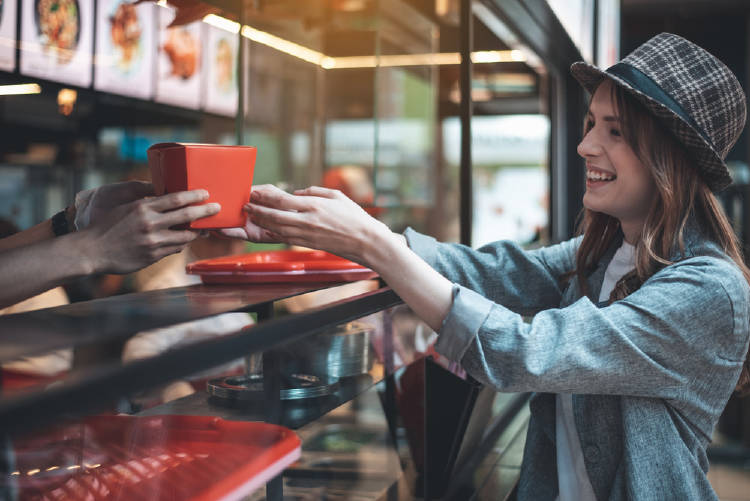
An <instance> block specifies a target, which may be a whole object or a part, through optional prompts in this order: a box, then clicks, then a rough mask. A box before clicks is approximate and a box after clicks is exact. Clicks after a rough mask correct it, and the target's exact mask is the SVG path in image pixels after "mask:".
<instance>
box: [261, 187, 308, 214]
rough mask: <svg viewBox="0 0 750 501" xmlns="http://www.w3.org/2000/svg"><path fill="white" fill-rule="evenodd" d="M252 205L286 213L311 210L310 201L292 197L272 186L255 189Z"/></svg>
mask: <svg viewBox="0 0 750 501" xmlns="http://www.w3.org/2000/svg"><path fill="white" fill-rule="evenodd" d="M250 203H252V204H256V205H265V206H267V207H273V208H275V209H281V210H285V211H304V210H308V209H309V208H310V204H309V201H308V200H306V199H304V198H302V197H298V196H295V195H291V194H289V193H287V192H286V191H284V190H282V189H279V188H277V187H276V186H273V185H271V184H264V185H261V186H256V187H253V191H252V193H250Z"/></svg>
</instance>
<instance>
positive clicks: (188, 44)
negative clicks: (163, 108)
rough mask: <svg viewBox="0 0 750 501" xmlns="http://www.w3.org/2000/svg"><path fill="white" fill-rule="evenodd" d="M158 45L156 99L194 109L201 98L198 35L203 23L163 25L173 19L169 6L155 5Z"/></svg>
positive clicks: (199, 35)
mask: <svg viewBox="0 0 750 501" xmlns="http://www.w3.org/2000/svg"><path fill="white" fill-rule="evenodd" d="M157 10H158V18H159V21H158V22H159V30H158V31H159V34H158V40H159V47H158V56H157V65H156V72H157V74H156V96H155V99H156V101H158V102H160V103H165V104H172V105H175V106H183V107H185V108H193V109H198V108H199V107H200V100H201V94H200V90H201V64H202V59H203V58H202V54H201V48H202V47H201V35H202V29H203V27H204V23H202V22H201V21H196V22H194V23H191V24H188V25H185V26H177V27H174V28H167V26H168V25H169V23H171V22H172V19H174V16H175V11H174V9H172V8H170V7H159V8H158V9H157Z"/></svg>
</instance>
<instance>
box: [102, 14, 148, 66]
mask: <svg viewBox="0 0 750 501" xmlns="http://www.w3.org/2000/svg"><path fill="white" fill-rule="evenodd" d="M109 24H110V30H109V32H110V39H111V41H112V46H113V47H116V48H117V49H118V52H119V54H118V55H119V57H118V60H117V66H118V67H121V68H125V69H127V68H130V67H131V65H132V64H133V61H134V60H135V59H136V56H137V51H138V49H139V47H140V42H141V32H142V28H141V22H140V20H139V19H138V11H137V10H136V7H135V5H134V4H132V3H127V2H123V3H121V4H119V5H118V6H117V8H116V9H115V12H114V14H112V16H110V17H109Z"/></svg>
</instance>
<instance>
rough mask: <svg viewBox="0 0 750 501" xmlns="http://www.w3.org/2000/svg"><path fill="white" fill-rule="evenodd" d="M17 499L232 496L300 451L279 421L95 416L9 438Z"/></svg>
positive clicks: (203, 500)
mask: <svg viewBox="0 0 750 501" xmlns="http://www.w3.org/2000/svg"><path fill="white" fill-rule="evenodd" d="M14 447H15V453H16V468H17V471H15V472H13V473H12V474H11V475H10V477H6V478H5V482H6V484H8V485H15V486H17V488H18V490H19V498H20V499H54V500H71V501H77V500H99V499H107V500H113V499H114V500H149V501H151V500H153V501H156V500H159V501H162V500H174V501H177V500H180V501H181V500H193V501H209V500H217V499H222V500H230V499H231V500H233V499H241V498H242V497H244V496H246V495H248V494H249V493H251V492H253V491H254V490H256V489H257V488H259V487H261V486H262V485H264V484H265V483H266V482H267V481H268V480H270V479H271V478H273V477H275V476H276V475H278V474H279V473H281V472H282V471H283V470H284V468H286V467H287V466H289V465H290V464H292V463H293V462H294V461H296V460H297V459H298V458H299V455H300V439H299V437H297V435H296V434H295V433H294V432H293V431H291V430H289V429H287V428H284V427H282V426H276V425H272V424H267V423H256V422H242V421H225V420H223V419H220V418H216V417H210V416H172V415H165V416H149V417H136V416H94V417H90V418H86V419H85V420H83V421H81V422H79V423H77V424H73V425H65V426H63V427H60V428H57V429H55V430H54V431H51V432H50V431H45V432H43V433H41V434H39V435H34V436H30V437H26V438H24V439H22V440H18V441H15V442H14Z"/></svg>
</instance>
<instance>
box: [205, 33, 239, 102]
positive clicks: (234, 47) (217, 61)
mask: <svg viewBox="0 0 750 501" xmlns="http://www.w3.org/2000/svg"><path fill="white" fill-rule="evenodd" d="M203 29H204V33H205V34H206V36H204V40H205V44H204V46H203V49H204V55H205V57H204V58H203V72H204V75H203V78H204V81H203V89H204V90H203V109H204V110H206V111H208V112H211V113H217V114H220V115H229V116H234V115H235V114H236V113H237V101H238V90H237V89H238V87H237V52H238V51H239V35H238V34H236V33H230V32H228V31H226V30H222V29H221V28H217V27H215V26H211V25H206V26H204V28H203Z"/></svg>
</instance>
